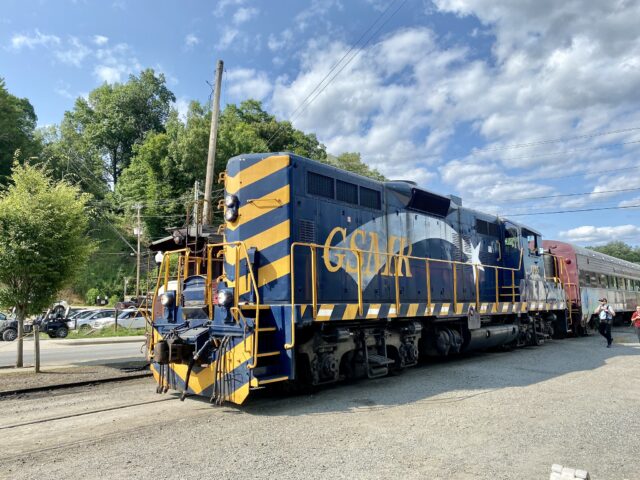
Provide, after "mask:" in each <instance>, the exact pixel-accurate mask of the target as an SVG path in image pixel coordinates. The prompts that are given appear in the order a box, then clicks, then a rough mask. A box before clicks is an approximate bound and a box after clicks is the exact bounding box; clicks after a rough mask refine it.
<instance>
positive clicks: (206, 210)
mask: <svg viewBox="0 0 640 480" xmlns="http://www.w3.org/2000/svg"><path fill="white" fill-rule="evenodd" d="M223 67H224V63H223V62H222V60H218V67H217V68H216V86H215V90H214V92H213V106H212V107H211V131H210V132H209V153H208V155H207V177H206V180H205V184H204V207H203V209H202V224H203V225H208V224H209V217H210V216H211V212H212V211H213V208H212V205H211V191H212V190H213V175H214V173H215V171H214V170H215V169H214V167H215V161H216V142H217V141H218V116H219V114H220V88H221V86H222V69H223Z"/></svg>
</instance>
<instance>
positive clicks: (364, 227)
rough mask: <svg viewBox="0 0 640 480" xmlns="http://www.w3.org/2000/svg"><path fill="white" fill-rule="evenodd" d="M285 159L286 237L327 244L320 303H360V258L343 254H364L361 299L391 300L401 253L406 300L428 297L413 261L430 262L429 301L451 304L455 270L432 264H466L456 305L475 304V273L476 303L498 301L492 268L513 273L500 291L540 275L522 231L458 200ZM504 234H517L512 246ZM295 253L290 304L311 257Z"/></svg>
mask: <svg viewBox="0 0 640 480" xmlns="http://www.w3.org/2000/svg"><path fill="white" fill-rule="evenodd" d="M291 161H292V168H291V176H290V179H291V180H290V181H291V190H292V192H291V198H292V202H293V203H294V206H293V208H292V209H291V224H292V240H293V241H296V242H308V243H315V244H319V245H324V246H325V247H333V248H329V249H328V250H327V249H325V250H322V249H318V250H317V256H318V257H317V265H318V302H319V303H340V302H343V303H344V302H347V303H348V302H354V301H356V299H357V263H356V262H357V260H356V257H355V255H354V254H353V253H351V252H350V251H347V250H342V249H358V250H361V251H363V252H364V253H363V254H362V263H361V268H362V280H363V301H364V302H375V303H385V302H394V301H395V283H394V282H395V278H394V274H395V268H396V265H395V259H394V256H396V255H398V254H400V255H405V256H406V257H408V258H404V259H403V258H401V259H400V265H399V287H400V298H401V301H402V302H424V301H426V298H427V292H426V268H427V267H426V263H425V261H424V260H418V259H417V258H411V257H419V258H430V259H433V260H434V261H432V262H430V265H429V268H430V270H431V299H432V301H433V302H435V301H449V302H450V301H452V299H453V267H452V264H451V263H445V262H438V261H437V260H446V261H448V262H460V263H461V264H465V265H460V264H458V267H457V271H456V274H457V276H458V282H457V284H458V291H457V292H456V298H457V301H458V302H465V301H466V302H471V301H474V300H475V296H476V293H475V280H474V275H476V274H477V275H479V290H480V292H479V293H480V300H481V301H494V300H495V292H496V288H495V287H496V285H495V284H496V275H495V269H494V268H491V267H507V268H512V269H515V270H516V271H515V274H514V275H513V277H512V274H511V272H510V271H503V270H499V272H498V282H499V284H500V285H499V287H500V286H506V285H511V282H512V279H513V280H515V283H516V285H517V286H520V284H521V282H522V281H523V280H524V278H525V276H526V275H525V272H529V271H530V270H531V269H532V266H533V265H536V266H538V268H539V270H538V273H539V274H540V276H541V278H544V271H543V268H544V265H543V262H542V261H541V257H540V256H539V254H538V252H537V251H533V250H530V249H529V248H527V245H525V243H526V239H525V238H522V236H521V232H522V228H523V227H522V226H520V225H516V224H514V223H513V222H507V221H505V220H502V219H500V218H498V217H496V216H492V215H488V214H485V213H481V212H477V211H475V210H472V209H469V208H465V207H463V206H461V201H460V200H459V199H457V198H455V197H444V196H441V195H438V194H435V193H432V192H429V191H427V190H424V189H421V188H418V187H416V186H415V185H413V184H411V183H409V182H378V181H375V180H371V179H368V178H365V177H362V176H360V175H356V174H353V173H350V172H346V171H344V170H340V169H338V168H335V167H332V166H329V165H325V164H321V163H318V162H315V161H312V160H308V159H305V158H302V157H297V156H294V155H291ZM350 192H351V193H350ZM508 228H511V229H512V230H513V231H514V232H515V235H516V236H515V237H513V240H512V241H511V242H509V241H508V235H509V231H508ZM528 231H530V232H533V230H531V229H528ZM535 233H536V235H538V239H537V240H536V241H537V243H538V244H539V245H541V240H540V238H539V234H537V232H535ZM521 249H523V253H522V258H520V256H521ZM294 254H295V262H294V264H295V265H294V268H295V279H296V292H295V303H309V302H311V283H310V282H311V278H310V276H309V272H310V263H311V262H310V255H311V252H310V250H309V249H307V248H305V247H296V248H295V252H294ZM474 264H475V265H477V267H476V269H475V272H474V267H473V265H474ZM534 270H535V269H534ZM282 280H283V283H284V286H285V288H287V287H289V286H290V285H289V278H283V279H282ZM287 300H288V301H290V299H287ZM265 302H266V303H268V297H267V298H265Z"/></svg>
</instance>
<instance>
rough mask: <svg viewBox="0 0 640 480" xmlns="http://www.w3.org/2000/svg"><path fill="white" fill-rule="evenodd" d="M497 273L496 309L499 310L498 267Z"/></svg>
mask: <svg viewBox="0 0 640 480" xmlns="http://www.w3.org/2000/svg"><path fill="white" fill-rule="evenodd" d="M494 270H495V272H496V308H498V304H499V303H500V289H499V288H498V284H499V283H500V282H499V278H498V266H496V267H495V268H494Z"/></svg>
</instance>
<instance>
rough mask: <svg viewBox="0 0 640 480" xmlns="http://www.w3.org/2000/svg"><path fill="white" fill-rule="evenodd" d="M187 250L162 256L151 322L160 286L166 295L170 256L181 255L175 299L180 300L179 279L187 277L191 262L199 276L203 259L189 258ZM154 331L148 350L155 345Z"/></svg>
mask: <svg viewBox="0 0 640 480" xmlns="http://www.w3.org/2000/svg"><path fill="white" fill-rule="evenodd" d="M188 250H189V249H187V248H181V249H178V250H172V251H169V252H165V253H164V254H163V255H162V262H161V263H160V266H159V267H158V278H157V280H156V286H155V288H154V291H153V301H152V303H151V322H154V321H155V318H156V301H155V299H156V298H157V297H158V291H159V290H160V286H162V288H163V290H164V292H165V293H166V291H167V288H168V286H169V281H170V278H171V256H172V255H181V256H180V257H178V265H177V268H176V282H177V285H176V288H177V290H176V299H179V298H180V293H181V290H182V286H181V284H180V279H181V278H182V276H183V275H184V276H185V277H186V276H188V275H189V262H190V261H192V262H194V263H195V265H196V268H195V270H196V274H197V275H198V274H199V271H200V268H199V267H200V263H199V262H200V261H202V260H204V258H203V257H191V258H189V255H188ZM182 254H184V255H185V256H186V261H184V260H182V258H183V257H182ZM155 332H156V331H155V329H153V328H152V329H151V338H150V344H149V350H151V349H153V346H154V345H155Z"/></svg>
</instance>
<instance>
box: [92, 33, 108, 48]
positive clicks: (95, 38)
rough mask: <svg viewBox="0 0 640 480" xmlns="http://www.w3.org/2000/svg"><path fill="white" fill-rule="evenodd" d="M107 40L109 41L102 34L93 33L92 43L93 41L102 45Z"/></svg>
mask: <svg viewBox="0 0 640 480" xmlns="http://www.w3.org/2000/svg"><path fill="white" fill-rule="evenodd" d="M108 42H109V37H105V36H104V35H94V36H93V43H95V44H96V45H98V46H99V47H102V46H103V45H106V44H107V43H108Z"/></svg>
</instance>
